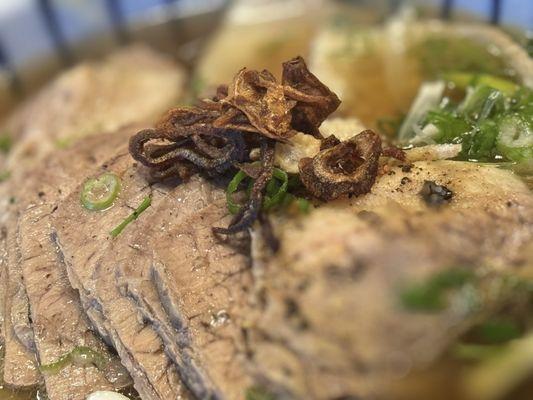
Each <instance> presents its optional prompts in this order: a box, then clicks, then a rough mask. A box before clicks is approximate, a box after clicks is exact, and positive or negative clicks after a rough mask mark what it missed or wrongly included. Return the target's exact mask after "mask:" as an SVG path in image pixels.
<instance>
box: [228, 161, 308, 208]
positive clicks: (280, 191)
mask: <svg viewBox="0 0 533 400" xmlns="http://www.w3.org/2000/svg"><path fill="white" fill-rule="evenodd" d="M247 178H249V176H248V175H247V174H246V173H245V172H244V171H239V172H237V174H235V176H234V177H233V178H232V180H231V181H230V183H229V184H228V187H227V188H226V203H227V207H228V210H229V212H230V213H232V214H237V213H238V212H239V210H240V208H241V205H239V204H237V203H236V202H235V200H234V199H233V194H234V193H235V192H236V191H237V190H238V189H239V185H240V184H241V182H242V181H244V180H245V179H247ZM253 182H254V180H253V179H250V182H249V183H248V188H247V194H248V196H249V195H250V192H251V190H252V186H253ZM298 184H299V183H298V181H297V180H295V179H294V177H291V178H289V175H288V174H287V173H286V172H285V171H283V170H282V169H279V168H274V170H273V172H272V179H270V181H269V182H268V183H267V186H266V190H265V191H266V193H265V197H264V199H263V209H264V210H265V211H268V210H271V209H273V208H275V207H278V206H283V205H288V204H290V203H291V202H292V201H293V200H295V199H296V197H294V196H293V195H291V194H290V193H288V191H287V190H288V188H289V186H297V185H298Z"/></svg>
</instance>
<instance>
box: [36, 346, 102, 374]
mask: <svg viewBox="0 0 533 400" xmlns="http://www.w3.org/2000/svg"><path fill="white" fill-rule="evenodd" d="M108 361H109V360H108V359H107V358H106V357H105V356H104V355H102V354H101V353H99V352H97V351H95V350H93V349H91V348H89V347H85V346H78V347H75V348H74V349H72V351H70V352H69V353H67V354H64V355H62V356H61V357H59V358H58V359H57V361H55V362H53V363H50V364H43V365H41V366H40V367H39V369H40V371H41V372H42V373H44V374H47V375H55V374H57V373H59V372H60V371H61V370H62V369H63V368H65V367H67V366H69V365H71V364H74V365H78V366H87V365H94V366H95V367H96V368H98V369H99V370H103V369H104V368H105V367H106V365H107V364H108Z"/></svg>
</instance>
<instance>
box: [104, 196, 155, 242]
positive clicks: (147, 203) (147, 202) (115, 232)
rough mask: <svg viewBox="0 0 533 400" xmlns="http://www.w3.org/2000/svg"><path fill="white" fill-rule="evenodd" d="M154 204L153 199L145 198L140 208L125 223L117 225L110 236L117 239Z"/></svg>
mask: <svg viewBox="0 0 533 400" xmlns="http://www.w3.org/2000/svg"><path fill="white" fill-rule="evenodd" d="M151 204H152V197H150V196H148V197H145V198H144V200H143V201H142V202H141V204H139V207H137V208H136V209H135V211H133V212H132V213H131V214H130V215H129V216H128V217H127V218H126V219H125V220H124V221H122V222H121V223H120V224H119V225H117V226H116V227H115V228H114V229H113V230H112V231H111V232H109V234H110V235H111V237H113V238H116V237H117V236H118V235H119V234H120V233H121V232H122V231H123V230H124V228H125V227H126V226H128V224H130V223H131V222H133V221H135V220H136V219H137V218H138V217H139V215H141V214H142V213H143V212H144V211H145V210H146V209H147V208H148V207H150V205H151Z"/></svg>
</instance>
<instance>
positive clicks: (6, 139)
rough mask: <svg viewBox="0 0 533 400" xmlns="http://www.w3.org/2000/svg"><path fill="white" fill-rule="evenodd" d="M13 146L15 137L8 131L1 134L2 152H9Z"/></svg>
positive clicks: (0, 150)
mask: <svg viewBox="0 0 533 400" xmlns="http://www.w3.org/2000/svg"><path fill="white" fill-rule="evenodd" d="M12 146H13V139H12V138H11V136H10V135H9V134H7V133H6V132H4V133H2V134H0V152H2V153H9V150H11V147H12Z"/></svg>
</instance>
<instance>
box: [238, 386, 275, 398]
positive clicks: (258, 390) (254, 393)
mask: <svg viewBox="0 0 533 400" xmlns="http://www.w3.org/2000/svg"><path fill="white" fill-rule="evenodd" d="M244 398H245V399H246V400H276V396H275V395H274V394H272V393H270V392H269V391H268V390H267V389H265V388H264V387H262V386H251V387H249V388H248V389H246V394H245V396H244Z"/></svg>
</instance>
